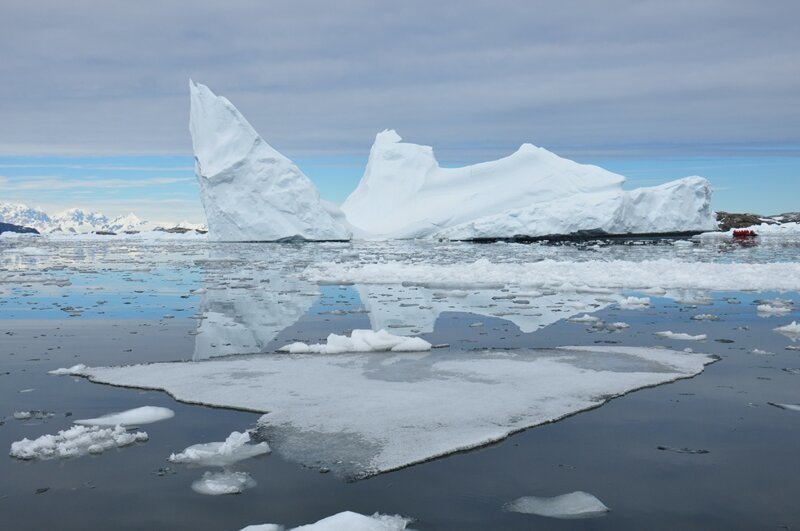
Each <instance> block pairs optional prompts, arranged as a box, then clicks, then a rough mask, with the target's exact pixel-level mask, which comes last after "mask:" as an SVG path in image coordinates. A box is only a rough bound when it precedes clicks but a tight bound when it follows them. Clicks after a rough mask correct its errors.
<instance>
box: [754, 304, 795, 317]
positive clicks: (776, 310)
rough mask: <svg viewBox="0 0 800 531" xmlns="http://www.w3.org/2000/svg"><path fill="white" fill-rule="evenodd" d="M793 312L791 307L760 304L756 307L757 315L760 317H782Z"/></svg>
mask: <svg viewBox="0 0 800 531" xmlns="http://www.w3.org/2000/svg"><path fill="white" fill-rule="evenodd" d="M791 311H792V307H791V306H773V305H772V304H759V305H758V306H756V313H758V315H759V317H771V316H781V315H786V314H787V313H789V312H791Z"/></svg>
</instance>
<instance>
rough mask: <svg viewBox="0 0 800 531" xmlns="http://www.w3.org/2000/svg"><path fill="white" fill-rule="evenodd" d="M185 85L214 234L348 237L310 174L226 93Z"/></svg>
mask: <svg viewBox="0 0 800 531" xmlns="http://www.w3.org/2000/svg"><path fill="white" fill-rule="evenodd" d="M189 88H190V93H191V113H190V123H189V129H190V131H191V134H192V146H193V147H194V155H195V173H196V174H197V179H198V182H199V184H200V196H201V199H202V202H203V208H204V209H205V212H206V219H207V221H208V230H209V233H208V234H209V238H210V239H211V240H222V241H275V240H281V239H289V238H301V239H306V240H348V239H350V232H349V231H348V230H347V228H346V227H345V226H344V225H343V224H342V223H340V222H339V221H337V220H336V219H334V216H333V215H331V214H330V213H329V211H330V208H326V206H325V205H323V203H322V202H321V201H320V198H319V192H318V191H317V188H316V187H315V186H314V184H313V183H312V182H311V181H310V180H309V179H308V177H306V176H305V175H304V174H303V172H302V171H300V168H298V167H297V166H296V165H295V164H294V163H293V162H292V161H291V160H289V159H288V158H286V157H285V156H283V155H282V154H280V153H279V152H278V151H276V150H275V149H273V148H272V147H271V146H270V145H269V144H267V143H266V142H265V141H264V140H263V139H262V138H261V137H260V136H259V135H258V133H257V132H256V131H255V129H253V127H252V126H251V125H250V124H249V123H248V122H247V120H246V119H245V118H244V116H242V115H241V113H239V111H238V110H237V109H236V107H234V106H233V104H232V103H231V102H230V101H228V100H227V99H226V98H223V97H221V96H217V95H215V94H214V93H213V92H211V90H209V88H208V87H206V86H204V85H200V84H197V83H194V82H190V83H189Z"/></svg>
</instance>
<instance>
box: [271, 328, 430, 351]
mask: <svg viewBox="0 0 800 531" xmlns="http://www.w3.org/2000/svg"><path fill="white" fill-rule="evenodd" d="M430 349H431V344H430V343H428V342H427V341H425V340H424V339H422V338H419V337H404V336H396V335H393V334H390V333H389V332H387V331H386V330H378V331H377V332H373V331H372V330H353V332H352V333H351V334H350V337H347V336H340V335H337V334H330V335H329V336H328V340H327V343H325V344H322V343H317V344H314V345H308V344H306V343H300V342H297V343H292V344H289V345H285V346H283V347H281V348H279V349H278V351H280V352H288V353H290V354H308V353H315V354H341V353H343V352H386V351H392V352H422V351H426V350H430Z"/></svg>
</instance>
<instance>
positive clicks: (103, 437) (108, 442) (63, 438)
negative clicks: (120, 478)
mask: <svg viewBox="0 0 800 531" xmlns="http://www.w3.org/2000/svg"><path fill="white" fill-rule="evenodd" d="M147 439H148V436H147V433H145V432H143V431H138V432H133V433H132V432H129V431H127V430H126V429H125V428H123V427H122V426H115V427H113V428H100V427H97V426H91V427H87V426H73V427H71V428H69V429H67V430H62V431H59V432H58V433H57V434H56V435H42V436H41V437H39V438H37V439H34V440H29V439H22V440H21V441H16V442H13V443H11V452H10V455H11V456H12V457H16V458H17V459H26V460H27V459H42V460H44V459H56V458H64V457H78V456H81V455H86V454H87V453H91V454H99V453H102V452H104V451H106V450H108V449H109V448H117V447H122V446H129V445H131V444H133V443H135V442H144V441H146V440H147Z"/></svg>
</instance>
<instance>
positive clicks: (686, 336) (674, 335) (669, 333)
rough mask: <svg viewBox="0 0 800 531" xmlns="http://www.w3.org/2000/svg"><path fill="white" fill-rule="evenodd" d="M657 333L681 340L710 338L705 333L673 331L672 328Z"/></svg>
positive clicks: (660, 335)
mask: <svg viewBox="0 0 800 531" xmlns="http://www.w3.org/2000/svg"><path fill="white" fill-rule="evenodd" d="M655 334H656V335H657V336H658V337H663V338H665V339H678V340H680V341H703V340H704V339H708V336H707V335H705V334H697V335H694V336H693V335H691V334H686V333H684V332H673V331H672V330H664V331H663V332H656V333H655Z"/></svg>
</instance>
